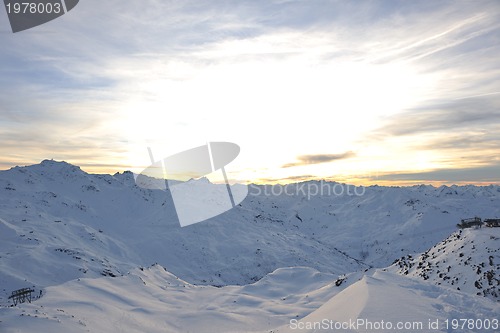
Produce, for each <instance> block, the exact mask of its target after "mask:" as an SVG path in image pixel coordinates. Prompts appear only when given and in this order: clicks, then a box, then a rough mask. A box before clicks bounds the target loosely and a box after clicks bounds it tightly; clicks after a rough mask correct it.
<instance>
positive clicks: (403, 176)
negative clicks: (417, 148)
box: [372, 161, 500, 184]
mask: <svg viewBox="0 0 500 333" xmlns="http://www.w3.org/2000/svg"><path fill="white" fill-rule="evenodd" d="M372 180H373V181H385V180H390V181H393V182H402V181H412V182H415V183H436V182H437V183H441V184H464V183H490V184H500V162H499V161H496V163H495V164H493V165H489V166H483V167H475V168H458V169H440V170H432V171H425V172H411V173H391V174H385V175H379V176H378V177H376V178H374V179H372Z"/></svg>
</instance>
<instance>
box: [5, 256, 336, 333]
mask: <svg viewBox="0 0 500 333" xmlns="http://www.w3.org/2000/svg"><path fill="white" fill-rule="evenodd" d="M333 279H334V277H333V276H332V275H330V274H324V273H319V272H318V271H315V270H313V269H311V268H305V267H302V268H301V267H295V268H284V269H279V270H277V271H275V272H273V273H272V274H269V275H268V276H266V277H265V278H264V279H262V280H260V281H258V282H256V283H254V284H251V285H246V286H226V287H223V288H216V287H212V286H194V285H191V284H189V283H187V282H185V281H183V280H182V279H179V278H177V277H176V276H174V275H172V274H171V273H169V272H167V271H166V270H165V269H164V268H163V267H161V266H159V265H154V266H152V267H149V268H144V269H142V270H140V269H135V270H133V271H132V272H130V273H129V274H127V275H125V276H121V277H116V278H110V277H101V278H97V279H78V280H75V281H71V282H67V283H65V284H63V285H60V286H55V287H50V288H48V289H47V295H46V296H44V297H42V298H41V299H40V300H38V301H36V302H33V303H32V304H22V305H20V306H19V307H16V308H0V318H2V319H1V320H2V323H0V331H1V332H5V333H11V332H17V329H19V328H22V331H23V332H34V331H37V332H52V333H58V332H61V333H66V332H116V331H118V332H150V333H154V332H162V333H164V332H237V331H245V332H248V331H263V330H267V329H272V328H273V327H276V326H279V325H282V324H284V323H287V322H288V320H289V318H297V317H303V316H305V315H306V314H308V313H310V312H311V311H313V310H314V309H316V308H318V307H319V306H321V304H323V303H324V302H325V301H327V300H328V299H329V298H330V297H332V296H333V295H334V294H335V293H337V292H338V288H337V287H336V286H335V284H334V283H332V280H333Z"/></svg>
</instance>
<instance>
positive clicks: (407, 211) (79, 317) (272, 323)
mask: <svg viewBox="0 0 500 333" xmlns="http://www.w3.org/2000/svg"><path fill="white" fill-rule="evenodd" d="M198 181H206V180H205V179H200V180H198ZM309 185H317V186H320V184H318V182H307V183H303V184H302V186H305V187H307V186H309ZM322 185H323V184H322ZM211 186H218V185H215V184H214V185H211ZM251 186H252V187H253V189H254V191H250V195H249V196H248V197H247V198H246V199H245V200H244V201H243V202H242V203H241V204H240V205H238V206H237V207H236V208H234V209H232V210H230V211H228V212H226V213H224V214H222V215H219V216H217V217H214V218H212V219H210V220H208V221H205V222H203V223H198V224H194V225H191V226H188V227H184V228H181V227H180V226H179V223H178V221H177V217H176V214H175V209H174V206H173V203H172V199H171V197H170V196H169V192H168V191H167V192H164V191H160V190H146V189H141V188H139V187H137V186H136V185H135V182H134V176H133V174H132V173H130V172H126V173H122V174H115V175H113V176H111V175H93V174H87V173H85V172H83V171H82V170H80V168H78V167H76V166H73V165H71V164H68V163H65V162H55V161H49V160H46V161H43V162H42V163H41V164H38V165H33V166H28V167H16V168H13V169H10V170H7V171H1V172H0V198H1V201H0V268H1V269H0V305H1V306H2V307H0V332H35V331H36V332H80V331H81V332H88V331H90V332H111V331H123V332H247V331H258V332H270V331H273V332H286V331H310V332H313V331H314V329H317V328H318V327H316V328H311V329H309V328H308V327H307V325H306V323H314V322H321V320H322V319H328V320H333V321H335V322H345V321H348V320H349V319H352V320H355V319H356V318H364V319H369V320H372V321H376V320H379V321H380V320H386V321H394V322H396V321H397V320H400V321H410V320H413V321H422V322H424V323H425V325H428V322H429V320H431V321H436V320H439V321H440V322H441V324H443V323H444V321H445V320H446V319H448V320H452V319H460V318H467V319H468V318H470V319H474V320H476V319H477V320H486V319H489V320H494V319H496V320H498V319H499V318H498V313H500V303H499V302H498V300H499V296H500V290H499V288H500V286H499V285H498V281H499V273H498V272H499V264H500V250H498V249H499V248H500V228H481V229H477V230H476V229H474V230H472V229H466V230H463V231H461V232H459V231H457V227H456V224H457V223H458V222H459V221H460V219H462V218H466V217H472V216H481V217H485V218H499V217H500V187H499V186H494V185H491V186H484V187H477V186H451V187H447V186H442V187H439V188H436V187H432V186H425V185H420V186H413V187H381V186H371V187H366V188H358V191H357V192H356V193H358V194H359V193H362V195H358V194H353V191H351V192H348V191H344V192H343V193H342V194H341V195H338V194H335V193H330V194H329V195H325V194H323V195H314V196H311V195H309V193H308V195H303V194H302V193H301V192H299V191H291V192H288V193H292V194H291V195H289V194H287V192H285V191H276V188H274V191H272V190H271V189H272V188H271V187H270V186H267V187H265V186H256V185H251ZM296 186H300V184H296ZM328 186H347V185H344V184H337V183H329V185H328ZM266 189H267V190H266ZM256 192H260V193H259V194H258V195H255V194H252V193H256ZM269 193H281V194H280V195H269ZM450 235H451V236H450ZM457 235H459V236H457ZM398 259H399V260H398ZM395 260H398V261H396V262H395ZM393 263H394V264H393ZM391 265H392V266H391ZM448 267H450V268H449V269H448ZM476 282H477V283H476ZM495 283H496V285H495ZM478 286H480V288H478ZM24 287H30V288H33V290H35V292H34V295H35V297H36V298H38V296H39V295H41V297H40V298H39V299H36V300H34V301H33V302H32V303H31V304H29V303H24V304H20V305H17V306H16V307H11V306H10V305H11V304H12V302H11V301H10V300H9V299H8V297H9V296H10V294H11V292H12V291H13V290H16V289H20V288H24ZM40 292H41V294H40ZM478 293H479V294H480V295H478ZM485 296H486V297H485ZM291 321H292V322H291ZM292 323H296V325H292ZM299 323H302V324H299ZM443 325H444V324H443ZM328 329H331V330H332V331H339V330H337V329H335V327H333V328H332V327H328ZM321 330H323V328H321ZM321 330H320V331H321ZM345 331H353V332H354V331H367V332H369V331H370V330H369V329H366V328H363V327H357V328H356V329H352V327H351V328H348V329H346V330H345ZM379 331H384V330H379ZM392 331H394V330H392ZM403 331H404V330H403ZM407 331H415V329H413V330H407ZM421 331H428V332H431V331H451V330H449V328H445V327H444V326H442V325H441V327H439V329H438V330H434V329H430V328H429V327H427V328H426V327H424V329H423V330H421ZM453 331H454V332H460V331H463V332H468V331H475V329H469V328H467V327H466V328H464V329H462V330H460V329H454V330H453ZM490 331H495V330H490Z"/></svg>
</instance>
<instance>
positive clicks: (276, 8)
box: [0, 0, 500, 183]
mask: <svg viewBox="0 0 500 333" xmlns="http://www.w3.org/2000/svg"><path fill="white" fill-rule="evenodd" d="M91 1H96V0H89V2H88V4H87V5H86V6H84V5H83V4H82V6H81V7H79V15H78V16H74V17H73V19H74V20H72V21H71V22H70V21H67V22H66V21H64V20H59V21H57V22H56V21H54V22H53V23H52V24H53V26H54V27H56V28H58V29H57V31H58V33H54V34H24V35H19V36H16V37H15V38H11V39H9V38H3V37H6V36H3V37H0V38H2V42H5V43H4V44H5V47H4V48H2V51H1V52H0V60H1V62H0V64H2V65H3V72H2V74H5V75H2V76H1V77H0V88H2V91H4V94H3V95H0V122H1V124H3V125H4V126H2V128H0V139H1V140H0V141H1V142H2V146H1V147H0V153H2V156H4V159H3V161H2V163H3V164H2V166H12V165H15V164H29V163H37V162H39V161H40V160H42V159H44V158H51V157H52V158H55V159H59V160H66V161H68V162H71V163H74V164H78V165H81V166H82V167H83V168H84V169H85V170H86V171H91V172H111V173H114V172H115V171H118V170H120V171H121V170H125V169H130V167H131V166H135V168H132V169H133V171H137V172H140V171H142V168H143V167H146V166H147V165H149V163H150V160H149V155H148V153H147V147H151V148H152V149H153V152H154V156H155V158H157V159H160V158H163V157H166V156H169V155H172V154H175V153H178V152H180V151H183V150H186V149H190V148H192V147H196V146H200V145H203V144H205V143H206V142H207V141H231V142H234V143H237V144H238V145H240V147H241V148H242V151H241V154H240V156H239V157H238V158H237V159H236V160H235V161H233V162H232V163H231V165H230V166H228V169H227V172H228V175H229V177H230V178H232V179H233V180H241V181H259V180H263V181H264V180H265V181H274V180H280V181H282V182H287V181H295V180H304V179H311V178H328V179H333V180H344V181H350V180H354V181H359V182H363V181H365V182H371V183H374V182H377V180H376V179H375V180H370V179H371V178H372V175H374V174H381V175H383V176H384V177H385V178H384V179H383V180H384V181H390V178H389V176H390V174H393V175H400V176H399V177H397V179H400V180H404V181H407V180H408V179H409V177H410V176H408V175H409V174H411V173H412V172H418V173H419V177H420V176H426V174H424V173H423V172H424V171H426V172H427V171H429V170H430V171H432V170H442V169H443V168H448V169H457V168H458V169H460V168H467V167H471V166H473V167H476V166H477V167H484V166H491V167H494V166H495V165H497V166H498V165H500V161H499V160H498V158H497V157H496V156H498V151H499V150H500V137H499V135H498V133H500V122H499V119H500V117H499V113H498V112H499V111H498V110H499V107H500V96H499V95H498V91H499V90H500V89H499V88H498V87H499V86H500V85H499V84H500V81H499V80H500V76H499V72H498V68H499V66H498V64H499V61H498V54H499V52H500V44H499V43H498V38H497V37H496V36H498V31H500V24H499V23H498V22H500V20H499V18H500V10H499V9H500V7H498V3H497V2H495V1H484V2H468V1H463V2H459V5H457V3H456V2H453V3H449V2H434V1H428V2H426V1H419V2H407V1H395V2H393V3H391V5H387V4H385V3H384V2H372V1H367V2H363V1H360V2H357V3H356V4H353V3H351V2H333V1H332V2H329V1H326V2H323V1H318V2H312V1H311V2H303V1H292V2H281V3H279V4H278V3H276V2H272V1H262V2H259V1H248V2H245V1H241V2H238V3H237V4H236V3H235V4H231V5H228V4H227V3H226V2H220V1H210V2H203V3H201V2H195V1H193V2H190V1H185V2H184V1H183V2H175V4H174V3H172V4H170V3H167V2H160V1H147V2H146V1H145V2H141V3H140V4H139V3H138V2H133V1H126V0H122V1H117V0H110V1H106V2H105V3H104V2H102V3H100V4H99V6H92V5H90V3H91ZM86 3H87V2H86ZM118 4H119V7H120V10H121V14H120V15H107V13H110V12H112V11H111V8H113V6H115V5H118ZM104 7H105V8H107V9H109V10H104ZM143 7H144V8H147V10H140V8H143ZM97 8H99V10H97ZM103 13H105V14H103ZM221 13H223V14H221ZM65 22H66V23H65ZM89 22H92V24H90V25H89ZM47 27H48V25H47ZM26 55H29V57H27V56H26ZM12 68H16V69H17V70H16V71H15V72H14V71H12V70H11V69H12ZM464 97H468V98H464ZM68 110H71V112H68ZM4 111H5V112H4ZM21 148H22V149H21ZM20 151H22V153H20ZM347 152H352V154H346V153H347ZM22 154H25V155H27V157H26V158H23V155H22ZM304 155H310V156H313V157H314V156H316V157H318V156H345V158H342V159H334V160H331V161H322V160H321V159H319V160H318V159H315V158H312V160H314V161H316V162H315V163H311V164H307V165H303V164H300V163H295V162H296V161H297V160H298V157H300V156H304ZM495 163H496V164H495ZM284 165H293V167H288V168H284V167H283V166H284ZM492 170H494V169H492ZM467 172H468V171H467ZM402 174H403V175H404V177H403V176H401V175H402ZM477 174H478V173H474V177H477ZM442 175H444V176H448V175H450V173H447V172H444V173H439V176H440V177H441V176H442ZM453 177H454V179H458V177H459V176H457V174H456V173H454V174H453ZM410 178H411V177H410ZM367 179H368V180H367ZM419 179H420V178H419ZM429 179H433V180H434V179H436V178H435V177H434V178H432V177H431V178H429ZM468 179H473V177H472V176H471V177H469V178H468ZM489 179H491V177H490V178H489ZM410 180H411V179H410ZM483 180H484V179H478V181H483ZM408 183H411V182H409V181H408Z"/></svg>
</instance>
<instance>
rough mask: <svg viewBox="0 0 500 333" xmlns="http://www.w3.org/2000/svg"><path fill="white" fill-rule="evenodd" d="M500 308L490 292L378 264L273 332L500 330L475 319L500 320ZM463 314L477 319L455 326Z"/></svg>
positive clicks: (490, 321) (466, 317) (494, 321)
mask: <svg viewBox="0 0 500 333" xmlns="http://www.w3.org/2000/svg"><path fill="white" fill-rule="evenodd" d="M499 313H500V304H499V303H498V302H493V301H490V300H488V299H486V298H484V297H470V295H468V294H464V293H461V292H460V291H454V290H451V289H449V288H443V287H441V286H436V285H433V284H431V283H428V282H427V281H423V280H420V281H419V280H413V279H409V278H407V277H404V276H401V275H398V274H394V273H390V272H384V271H382V270H376V271H374V272H372V273H370V274H368V275H366V276H364V277H363V278H362V279H361V280H360V281H358V282H356V283H354V284H352V285H351V286H349V287H348V288H346V289H345V290H343V291H342V292H340V293H339V294H337V295H335V296H334V297H332V298H331V299H330V300H329V301H328V302H326V303H325V304H324V305H322V306H321V307H320V308H319V309H317V310H316V311H313V312H312V313H311V314H309V315H308V316H306V317H304V318H301V319H300V320H298V321H297V322H290V323H289V324H287V325H283V326H282V327H279V328H277V329H274V330H272V332H274V333H278V332H279V333H282V332H319V331H321V332H323V331H324V332H498V329H499V326H494V327H496V328H495V329H493V328H492V326H491V325H490V329H489V330H483V329H477V327H478V326H475V327H474V326H473V325H476V324H475V323H478V324H477V325H479V322H481V323H490V324H491V323H492V322H493V323H498V320H499V319H500V318H499ZM460 319H470V320H472V321H474V324H473V325H472V326H471V328H469V327H468V326H465V327H462V326H461V322H458V325H459V326H457V327H452V324H455V321H454V320H460ZM446 320H448V326H447V325H446ZM431 323H432V325H433V326H430V325H431ZM436 324H437V326H436ZM315 325H316V326H315ZM494 325H496V324H494Z"/></svg>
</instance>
